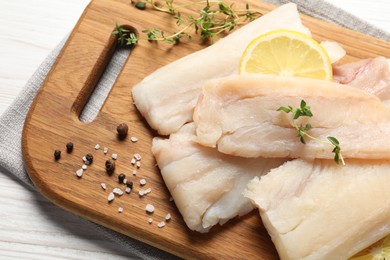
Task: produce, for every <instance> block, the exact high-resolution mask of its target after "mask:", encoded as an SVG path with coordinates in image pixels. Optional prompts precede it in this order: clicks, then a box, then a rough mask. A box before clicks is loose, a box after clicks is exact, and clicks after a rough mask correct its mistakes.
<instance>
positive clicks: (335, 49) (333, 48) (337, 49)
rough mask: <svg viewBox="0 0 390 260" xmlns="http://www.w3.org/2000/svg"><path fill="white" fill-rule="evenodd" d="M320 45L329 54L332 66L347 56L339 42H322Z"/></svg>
mask: <svg viewBox="0 0 390 260" xmlns="http://www.w3.org/2000/svg"><path fill="white" fill-rule="evenodd" d="M320 44H321V46H322V47H323V48H324V49H325V51H326V52H327V54H328V56H329V59H330V62H331V63H332V64H333V63H336V62H338V61H339V60H341V59H342V58H343V57H344V56H345V55H346V54H347V52H346V51H345V50H344V48H343V47H342V46H341V45H340V44H339V43H337V42H332V41H322V42H321V43H320Z"/></svg>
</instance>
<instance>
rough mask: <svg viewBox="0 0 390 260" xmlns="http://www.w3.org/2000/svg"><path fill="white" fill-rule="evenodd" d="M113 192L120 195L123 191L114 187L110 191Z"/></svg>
mask: <svg viewBox="0 0 390 260" xmlns="http://www.w3.org/2000/svg"><path fill="white" fill-rule="evenodd" d="M112 192H113V193H114V194H116V195H118V196H122V195H123V191H122V190H121V189H119V188H114V190H113V191H112Z"/></svg>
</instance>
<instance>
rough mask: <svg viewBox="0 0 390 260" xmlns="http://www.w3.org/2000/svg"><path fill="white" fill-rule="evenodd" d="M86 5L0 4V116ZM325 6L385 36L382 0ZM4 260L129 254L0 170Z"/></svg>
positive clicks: (37, 0)
mask: <svg viewBox="0 0 390 260" xmlns="http://www.w3.org/2000/svg"><path fill="white" fill-rule="evenodd" d="M88 2H89V0H0V114H1V113H2V112H3V111H4V110H5V109H6V108H7V107H8V106H9V105H10V104H11V102H12V100H13V99H14V98H15V97H16V96H17V94H18V93H19V92H20V91H21V89H22V88H23V86H24V85H25V83H26V81H27V80H28V79H29V77H30V76H31V75H32V73H33V72H34V71H35V69H36V68H37V67H38V66H39V64H40V63H41V62H42V61H43V60H44V58H45V57H46V56H47V55H48V53H49V52H50V50H51V49H53V48H54V47H55V46H56V44H57V43H58V42H59V41H60V40H61V39H62V38H63V37H64V36H65V35H66V34H67V33H69V32H70V31H71V29H72V28H73V26H74V24H75V23H76V21H77V19H78V18H79V16H80V14H81V13H82V11H83V10H84V8H85V6H86V5H87V4H88ZM129 2H130V0H129ZM329 2H331V3H333V4H334V5H336V6H339V7H341V8H343V9H345V10H348V11H349V12H351V13H353V14H355V15H357V16H359V17H360V18H362V19H363V20H366V21H369V22H370V23H372V24H374V25H376V26H378V27H380V28H382V29H384V30H386V31H388V32H390V15H389V13H390V1H388V0H376V1H375V2H373V1H366V0H329ZM389 58H390V57H389ZM9 258H13V259H15V258H17V259H21V258H27V259H53V258H56V259H58V258H66V259H129V258H131V255H130V254H129V253H127V252H126V251H124V250H123V249H121V248H119V247H118V246H117V245H116V244H115V243H113V242H111V241H107V240H106V239H105V238H104V237H102V236H101V235H100V234H99V233H97V232H96V231H94V230H91V229H90V228H87V227H85V226H83V225H80V223H79V222H78V220H77V218H76V217H74V216H73V215H71V214H70V213H67V212H65V211H63V210H61V209H59V208H58V207H56V206H54V205H52V204H51V203H50V202H48V201H47V200H46V199H45V198H43V197H42V196H41V195H39V194H37V192H35V191H31V190H28V189H27V188H26V187H25V186H23V185H22V184H21V183H20V182H19V181H18V180H16V179H15V178H12V177H11V176H9V175H8V174H5V173H2V172H1V170H0V259H9Z"/></svg>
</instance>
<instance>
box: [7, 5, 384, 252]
mask: <svg viewBox="0 0 390 260" xmlns="http://www.w3.org/2000/svg"><path fill="white" fill-rule="evenodd" d="M266 2H269V3H272V4H275V5H281V4H285V3H288V2H294V3H296V4H297V5H298V8H299V11H300V12H302V13H304V14H307V15H310V16H313V17H316V18H319V19H322V20H325V21H329V22H332V23H335V24H338V25H341V26H344V27H347V28H350V29H353V30H356V31H359V32H362V33H365V34H368V35H371V36H374V37H377V38H381V39H384V40H386V41H390V34H389V33H386V32H384V31H382V30H380V29H377V28H375V27H373V26H371V25H369V24H367V23H365V22H364V21H362V20H361V19H359V18H357V17H355V16H353V15H351V14H349V13H347V12H345V11H343V10H341V9H339V8H337V7H335V6H333V5H331V4H329V3H327V2H325V1H321V0H317V1H316V0H307V1H305V0H293V1H284V0H267V1H266ZM65 40H66V39H64V40H63V41H62V42H61V43H60V44H59V45H58V46H57V47H56V48H55V49H54V50H53V51H52V52H51V53H50V55H49V56H48V57H47V58H46V59H45V61H44V62H43V63H42V64H41V65H40V66H39V68H38V69H37V70H36V72H35V73H34V74H33V76H32V77H31V78H30V80H29V81H28V82H27V84H26V86H25V88H24V90H23V91H22V92H21V93H20V94H19V96H18V97H17V98H16V99H15V100H14V102H13V103H12V104H11V106H10V107H9V108H8V109H7V110H6V111H5V112H4V113H3V114H2V115H1V117H0V169H1V170H2V172H8V173H9V174H12V175H14V176H16V177H17V178H19V179H20V180H21V181H22V182H23V183H24V184H26V185H27V186H28V187H30V188H33V185H32V183H31V181H30V180H29V178H28V176H27V173H26V171H25V169H24V166H23V161H22V151H21V135H22V129H23V124H24V120H25V117H26V114H27V112H28V109H29V107H30V105H31V103H32V101H33V99H34V97H35V95H36V93H37V91H38V89H39V88H40V86H41V84H42V82H43V80H44V79H45V77H46V75H47V73H48V72H49V70H50V68H51V66H52V65H53V63H54V61H55V59H56V57H57V55H58V54H59V52H60V51H61V48H62V46H63V45H64V43H65ZM127 55H128V51H126V50H119V51H117V52H116V53H115V54H114V56H113V58H112V60H111V62H110V64H109V65H108V68H107V69H106V71H105V74H104V75H103V77H102V79H101V80H100V82H99V84H98V86H97V87H96V89H95V91H94V95H93V97H92V98H91V99H90V101H89V103H88V105H87V106H86V107H85V108H84V111H83V113H82V116H81V119H82V120H84V121H90V120H92V119H93V118H94V117H95V116H96V114H97V112H98V110H99V108H100V106H101V104H102V103H103V101H104V99H105V98H106V96H107V93H108V91H109V89H110V88H111V86H112V84H113V81H114V80H115V78H116V76H117V74H118V73H119V71H120V69H121V67H122V65H123V63H124V61H125V59H126V57H127ZM129 94H130V93H129ZM80 221H81V222H84V223H85V225H89V226H90V227H91V228H93V229H97V230H98V231H100V232H101V233H102V234H104V235H105V236H106V237H108V238H109V239H111V240H113V241H115V242H116V243H117V244H118V245H121V246H123V247H124V248H125V249H126V250H128V251H129V255H133V256H137V257H140V258H145V259H173V258H175V257H174V256H172V255H170V254H168V253H166V252H163V251H161V250H158V249H156V248H154V247H151V246H149V245H146V244H144V243H142V242H139V241H136V240H134V239H131V238H129V237H126V236H124V235H121V234H119V233H117V232H114V231H112V230H109V229H106V228H104V227H102V226H99V225H96V224H94V223H91V222H88V221H86V220H83V219H81V218H80Z"/></svg>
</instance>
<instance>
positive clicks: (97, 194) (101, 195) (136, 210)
mask: <svg viewBox="0 0 390 260" xmlns="http://www.w3.org/2000/svg"><path fill="white" fill-rule="evenodd" d="M250 3H251V5H252V6H253V7H254V8H256V9H259V10H261V11H262V12H264V13H266V12H268V11H270V10H272V9H273V6H271V5H269V4H265V3H261V2H258V1H255V0H253V1H250ZM188 12H189V13H191V12H193V11H191V10H189V11H188ZM303 20H304V23H305V25H306V26H308V27H309V28H310V29H311V30H312V32H313V36H314V38H315V39H317V40H322V39H328V40H335V41H338V42H340V43H341V44H343V46H344V47H345V48H346V50H347V52H348V57H347V58H346V59H345V61H351V60H356V59H360V58H366V57H375V56H378V55H385V56H390V51H389V49H390V48H389V47H390V45H389V43H388V42H384V41H381V40H377V39H374V38H372V37H368V36H366V35H363V34H359V33H356V32H353V31H350V30H347V29H343V28H341V27H338V26H335V25H331V24H328V23H325V22H322V21H318V20H316V19H313V18H310V17H307V16H303ZM115 23H119V24H124V25H129V26H131V27H132V28H134V30H135V31H138V32H140V31H142V29H143V28H154V27H156V25H158V26H159V28H161V29H163V30H166V31H169V30H171V28H174V26H175V25H174V21H173V20H172V19H171V18H170V17H169V16H168V15H164V14H161V13H159V12H156V11H146V12H145V11H140V10H137V9H135V8H134V7H132V6H131V5H129V1H124V0H94V1H92V2H91V4H90V5H89V6H88V7H87V9H86V10H85V12H84V13H83V15H82V17H81V18H80V20H79V22H78V24H77V25H76V27H75V29H74V30H73V32H72V34H71V36H70V38H69V40H68V42H67V44H66V46H65V47H64V49H63V50H62V52H61V54H60V56H59V57H58V59H57V61H56V63H55V65H54V66H53V68H52V70H51V72H50V74H49V75H48V77H47V78H46V80H45V82H44V84H43V86H42V87H41V90H40V92H39V94H38V95H37V97H36V99H35V101H34V103H33V105H32V107H31V109H30V112H29V114H28V117H27V120H26V124H25V128H24V132H23V143H22V145H23V157H24V161H25V164H26V169H27V171H28V173H29V175H30V177H31V179H32V181H33V182H34V184H35V185H36V187H37V189H38V190H39V191H40V192H41V193H42V194H44V195H45V196H46V197H48V198H49V199H50V200H52V201H53V202H54V203H56V204H57V205H59V206H60V207H63V208H65V209H67V210H69V211H71V212H73V213H75V214H77V215H80V216H82V217H84V218H87V219H89V220H91V221H94V222H96V223H99V224H101V225H104V226H106V227H109V228H111V229H114V230H116V231H119V232H121V233H123V234H126V235H128V236H130V237H133V238H136V239H138V240H141V241H144V242H146V243H148V244H151V245H153V246H156V247H158V248H161V249H163V250H166V251H168V252H171V253H173V254H176V255H178V256H181V257H185V258H197V259H199V258H213V259H219V258H244V259H253V258H256V259H273V258H277V254H276V251H275V248H274V246H273V244H272V242H271V240H270V239H269V236H268V234H267V232H266V230H265V229H264V227H263V225H262V223H261V220H260V218H259V217H258V214H257V212H256V211H254V212H253V213H251V214H249V215H247V216H245V217H242V218H236V219H234V220H231V221H229V222H228V223H227V224H225V225H224V226H223V227H215V228H213V229H212V230H211V232H210V233H207V234H199V233H197V232H192V231H190V230H189V229H188V228H187V227H186V225H185V223H184V222H183V220H182V218H181V216H180V214H179V212H178V211H177V209H176V207H175V205H174V203H173V202H170V201H169V198H170V195H169V192H168V191H167V189H166V187H165V185H164V183H163V181H162V179H161V176H160V174H159V171H158V168H157V167H156V165H155V160H154V158H153V156H152V154H151V151H150V147H151V140H152V137H153V136H154V135H155V133H154V131H152V130H151V129H150V128H149V127H148V126H147V124H146V122H145V121H144V120H143V119H142V118H141V116H140V115H139V113H138V112H137V110H136V108H135V107H134V106H133V101H132V97H131V94H130V93H131V88H132V86H134V85H135V84H136V83H137V82H139V81H140V80H142V79H143V78H144V77H145V76H146V75H148V74H150V73H151V72H153V71H154V70H155V69H157V68H159V67H161V66H163V65H165V64H167V63H169V62H171V61H174V60H176V59H178V58H180V57H183V56H185V55H187V54H189V53H191V52H194V51H196V50H199V49H201V48H204V47H205V45H201V44H197V43H196V42H192V43H189V44H179V45H177V46H170V45H166V44H161V43H159V44H152V43H149V42H147V41H142V42H140V43H139V44H138V45H137V47H136V48H135V49H134V51H133V52H132V53H131V55H130V57H129V59H128V61H127V63H126V64H125V66H124V68H123V70H122V72H121V74H120V75H119V77H118V79H117V81H116V83H115V84H114V87H113V88H112V90H111V92H110V94H109V96H108V98H107V100H106V102H105V103H104V105H103V107H102V109H101V111H100V113H99V115H98V116H97V118H96V119H95V120H94V121H93V122H91V123H83V122H80V120H79V119H78V118H79V115H80V113H81V110H82V108H83V107H84V105H85V103H86V101H87V100H88V97H89V95H90V93H91V92H92V91H93V88H94V86H95V85H96V83H97V81H98V79H99V77H100V75H101V73H102V72H103V70H104V67H105V65H106V64H107V62H108V61H109V58H110V56H111V54H112V52H113V51H114V42H115V38H114V37H113V36H112V35H111V32H112V31H113V29H114V25H115ZM356 39H359V41H356ZM122 122H126V123H128V124H129V128H130V135H134V136H137V137H138V138H139V141H138V142H137V143H132V142H131V141H130V140H129V138H127V139H126V140H124V141H119V140H118V139H117V136H116V127H117V125H118V124H119V123H122ZM69 141H71V142H73V143H74V145H75V148H74V151H73V152H72V153H71V154H67V153H66V152H65V144H66V143H67V142H69ZM95 144H100V145H101V146H102V147H108V148H109V149H110V152H109V154H108V155H104V154H103V152H102V150H95V149H94V146H95ZM55 149H61V150H62V151H63V152H62V158H61V159H60V160H59V161H58V162H56V161H54V159H53V151H54V150H55ZM87 153H92V154H93V155H94V161H93V163H92V165H90V166H89V167H88V169H87V171H86V172H85V174H84V175H83V177H82V178H81V179H78V178H77V177H76V175H75V172H76V170H77V169H79V168H80V167H81V165H82V161H81V158H82V157H83V156H84V155H85V154H87ZM111 153H118V154H119V158H118V159H117V160H116V171H115V174H114V175H113V176H108V175H107V174H106V173H105V169H104V164H105V161H106V160H107V159H108V158H109V156H110V154H111ZM134 153H140V154H141V155H142V156H143V157H142V167H141V168H140V169H139V170H138V172H139V173H138V175H137V176H136V177H133V176H131V170H132V169H133V166H131V159H132V157H133V154H134ZM122 172H123V173H125V174H126V175H127V176H131V177H129V180H131V181H133V182H134V183H135V188H134V190H135V192H133V193H132V194H130V195H127V194H125V195H123V196H121V197H119V198H116V199H115V200H114V201H113V202H112V203H108V202H107V195H108V191H109V190H112V188H114V187H116V186H119V184H118V183H117V176H118V174H119V173H122ZM141 178H145V179H146V180H147V182H148V183H147V187H151V188H152V193H150V194H148V195H147V196H145V197H141V198H140V197H139V196H138V195H137V194H136V191H138V190H139V189H140V187H139V186H138V185H137V184H138V181H139V179H141ZM102 182H104V183H106V184H107V186H108V189H107V191H103V190H102V189H101V187H100V183H102ZM121 187H122V188H123V186H121ZM147 203H150V204H153V205H154V206H155V207H156V211H155V213H154V214H153V219H154V224H152V225H149V224H148V223H147V220H148V218H149V216H148V215H147V214H146V213H145V206H146V204H147ZM118 207H123V208H124V212H123V213H121V214H119V213H118V211H117V209H118ZM167 213H170V214H171V215H172V221H171V222H169V223H168V225H167V226H166V227H165V228H164V229H159V228H157V226H156V223H157V222H159V221H162V220H163V219H164V217H165V215H166V214H167Z"/></svg>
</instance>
